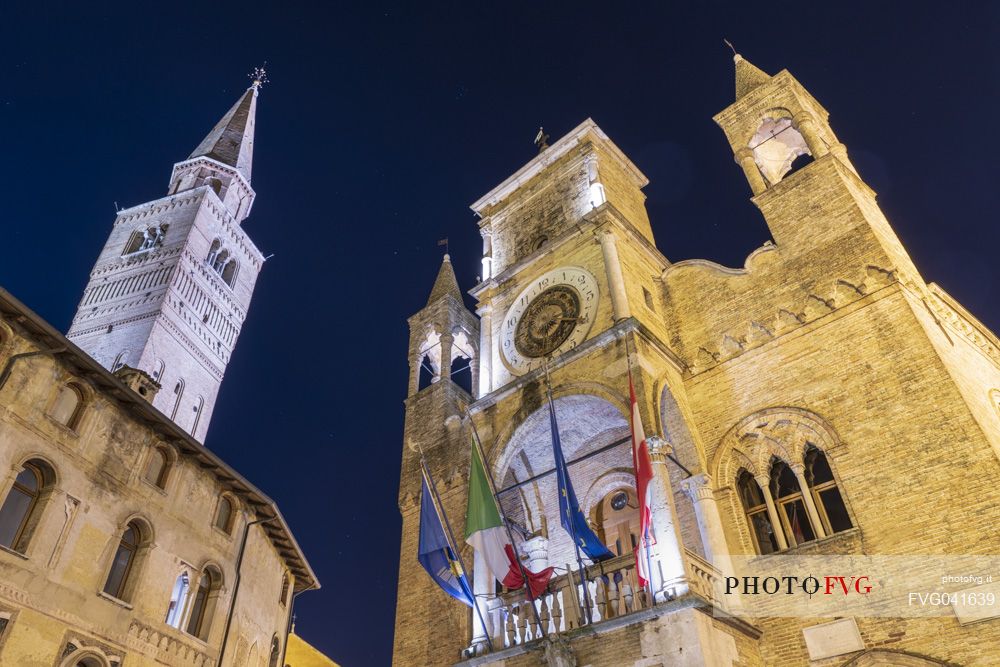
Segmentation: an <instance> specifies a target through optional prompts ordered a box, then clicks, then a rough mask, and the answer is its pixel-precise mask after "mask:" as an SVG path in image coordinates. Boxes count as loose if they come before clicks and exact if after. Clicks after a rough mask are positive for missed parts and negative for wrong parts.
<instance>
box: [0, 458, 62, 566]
mask: <svg viewBox="0 0 1000 667" xmlns="http://www.w3.org/2000/svg"><path fill="white" fill-rule="evenodd" d="M54 479H55V475H54V473H53V472H52V469H51V468H49V466H48V465H47V464H46V463H44V462H42V461H37V460H32V461H28V462H27V463H25V464H24V467H23V468H21V470H20V471H19V472H18V473H17V477H15V478H14V484H13V485H12V486H11V488H10V491H8V492H7V497H6V498H5V499H4V501H3V505H0V545H3V546H5V547H7V548H8V549H11V550H12V551H17V552H19V553H23V552H24V550H25V549H26V548H27V546H28V541H29V540H30V539H31V535H32V533H33V532H34V528H35V526H37V525H38V520H39V518H40V516H41V513H42V505H43V504H44V502H43V500H44V498H45V497H47V495H48V494H47V493H46V492H47V491H48V490H49V489H50V488H51V486H52V483H53V481H54Z"/></svg>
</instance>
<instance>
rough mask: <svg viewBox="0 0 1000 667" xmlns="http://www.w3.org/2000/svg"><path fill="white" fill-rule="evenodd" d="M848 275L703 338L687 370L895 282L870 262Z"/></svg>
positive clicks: (700, 369)
mask: <svg viewBox="0 0 1000 667" xmlns="http://www.w3.org/2000/svg"><path fill="white" fill-rule="evenodd" d="M675 266H677V265H675ZM849 278H850V279H847V278H839V279H836V280H834V281H832V282H830V283H827V284H826V285H825V286H814V287H813V289H812V291H809V292H802V293H800V294H799V295H798V297H797V298H796V299H795V300H794V301H791V302H789V303H787V304H784V305H783V306H779V307H777V308H776V309H775V311H773V314H771V315H769V316H766V317H760V318H756V319H751V320H749V321H748V322H747V323H746V325H745V327H744V328H742V329H738V330H731V331H728V332H725V333H723V334H722V335H721V336H720V337H719V338H718V339H717V340H716V341H712V342H709V341H706V342H704V343H703V344H702V345H701V346H699V347H698V350H697V351H696V352H695V353H694V355H693V357H694V358H693V359H690V360H689V362H690V363H689V364H688V367H689V372H690V373H691V374H692V375H697V374H699V373H702V372H704V371H707V370H709V369H711V368H713V367H715V366H718V365H719V364H721V363H723V362H726V361H729V360H730V359H734V358H736V357H738V356H740V355H742V354H743V353H744V352H747V351H749V350H751V349H753V348H756V347H760V346H762V345H765V344H766V343H769V342H771V341H772V340H774V339H776V338H780V337H781V336H783V335H785V334H787V333H790V332H792V331H794V330H796V329H799V328H801V327H802V326H805V325H806V324H809V323H810V322H814V321H816V320H818V319H820V318H822V317H825V316H826V315H829V314H830V313H833V312H835V311H837V310H840V309H841V308H844V307H846V306H849V305H851V304H853V303H855V302H857V301H860V300H861V299H863V298H865V297H867V296H870V295H872V294H874V293H875V292H877V291H878V290H881V289H883V288H885V287H888V286H889V285H891V284H893V283H897V282H899V279H898V277H897V272H896V271H895V269H892V268H889V269H886V268H882V267H879V266H875V265H872V264H869V265H868V266H866V267H865V272H864V276H860V275H857V276H849Z"/></svg>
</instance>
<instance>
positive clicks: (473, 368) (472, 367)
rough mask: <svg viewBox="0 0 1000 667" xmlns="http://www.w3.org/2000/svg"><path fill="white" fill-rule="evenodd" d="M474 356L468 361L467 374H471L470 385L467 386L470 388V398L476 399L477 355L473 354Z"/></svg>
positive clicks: (477, 387)
mask: <svg viewBox="0 0 1000 667" xmlns="http://www.w3.org/2000/svg"><path fill="white" fill-rule="evenodd" d="M473 354H474V355H475V356H473V357H472V358H471V359H469V372H470V373H472V383H471V384H470V385H469V386H470V387H471V388H472V397H473V398H478V397H479V396H480V394H479V354H478V353H475V352H473Z"/></svg>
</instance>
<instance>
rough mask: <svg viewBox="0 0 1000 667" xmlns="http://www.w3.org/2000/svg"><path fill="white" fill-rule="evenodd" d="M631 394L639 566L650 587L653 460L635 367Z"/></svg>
mask: <svg viewBox="0 0 1000 667" xmlns="http://www.w3.org/2000/svg"><path fill="white" fill-rule="evenodd" d="M628 395H629V402H630V403H631V404H632V419H631V426H632V467H633V469H634V470H635V491H636V495H637V496H638V500H639V545H638V547H637V548H636V550H635V569H636V573H637V574H638V575H639V585H640V586H642V587H644V588H647V587H648V586H649V581H650V576H651V574H652V573H651V572H650V569H651V564H652V562H651V561H652V550H653V545H654V544H656V538H655V537H654V536H653V526H652V515H653V488H652V481H653V462H652V461H651V460H650V458H649V446H648V444H647V443H646V432H645V430H644V429H643V428H642V418H641V417H640V416H639V404H638V403H637V402H636V400H635V387H634V386H633V385H632V369H629V372H628Z"/></svg>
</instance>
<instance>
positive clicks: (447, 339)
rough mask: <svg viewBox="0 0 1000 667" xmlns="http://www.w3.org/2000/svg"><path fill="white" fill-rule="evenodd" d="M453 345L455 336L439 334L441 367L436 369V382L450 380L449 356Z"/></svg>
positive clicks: (447, 332)
mask: <svg viewBox="0 0 1000 667" xmlns="http://www.w3.org/2000/svg"><path fill="white" fill-rule="evenodd" d="M454 343H455V336H454V335H453V334H452V333H451V332H450V331H446V332H444V333H443V334H441V343H440V351H441V366H440V368H438V377H437V379H438V380H441V379H444V380H450V379H451V354H452V346H453V345H454Z"/></svg>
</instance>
